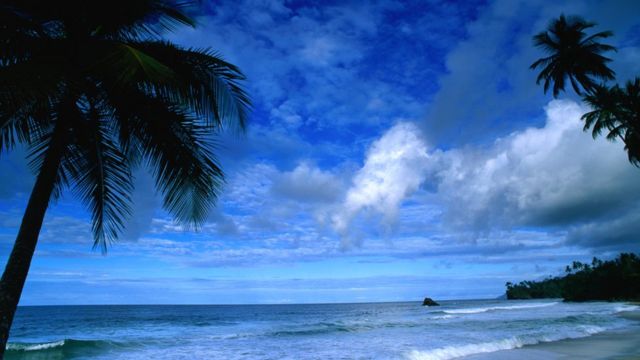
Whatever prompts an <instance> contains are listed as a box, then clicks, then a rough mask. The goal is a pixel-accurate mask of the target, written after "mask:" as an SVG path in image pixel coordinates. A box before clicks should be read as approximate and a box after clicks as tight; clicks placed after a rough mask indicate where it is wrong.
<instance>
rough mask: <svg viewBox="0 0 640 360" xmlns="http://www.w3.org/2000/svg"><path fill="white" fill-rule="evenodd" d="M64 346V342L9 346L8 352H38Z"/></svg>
mask: <svg viewBox="0 0 640 360" xmlns="http://www.w3.org/2000/svg"><path fill="white" fill-rule="evenodd" d="M59 346H64V340H60V341H54V342H48V343H39V344H7V350H21V351H38V350H46V349H51V348H55V347H59Z"/></svg>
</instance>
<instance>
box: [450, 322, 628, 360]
mask: <svg viewBox="0 0 640 360" xmlns="http://www.w3.org/2000/svg"><path fill="white" fill-rule="evenodd" d="M615 316H619V317H621V318H624V319H627V320H632V321H635V322H637V324H636V325H635V326H633V325H632V326H630V327H627V328H625V329H622V330H611V331H605V332H602V333H599V334H595V335H592V336H589V337H584V338H579V339H566V340H560V341H552V342H543V343H540V344H535V345H529V346H524V347H522V348H519V349H513V350H501V351H495V352H491V353H485V354H477V355H471V356H467V357H463V359H465V360H486V359H495V360H507V359H518V360H534V359H545V360H547V359H548V360H553V359H585V360H596V359H598V360H603V359H620V360H622V359H629V360H631V359H640V311H624V312H620V313H618V314H616V315H615Z"/></svg>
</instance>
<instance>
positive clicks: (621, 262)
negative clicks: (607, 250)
mask: <svg viewBox="0 0 640 360" xmlns="http://www.w3.org/2000/svg"><path fill="white" fill-rule="evenodd" d="M565 271H566V274H565V275H564V276H556V277H548V278H546V279H544V280H540V281H522V282H519V283H517V284H513V283H511V282H508V283H507V284H506V286H507V291H506V296H507V299H510V300H516V299H542V298H563V299H564V300H565V301H596V300H601V301H638V300H640V257H639V256H638V255H636V254H633V253H622V254H620V255H618V257H616V258H615V259H613V260H609V261H602V260H600V259H598V258H595V257H594V258H593V260H592V261H591V264H585V263H581V262H579V261H574V262H573V263H572V264H571V265H570V266H569V265H567V267H566V269H565Z"/></svg>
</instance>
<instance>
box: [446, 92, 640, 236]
mask: <svg viewBox="0 0 640 360" xmlns="http://www.w3.org/2000/svg"><path fill="white" fill-rule="evenodd" d="M586 111H587V109H586V108H584V107H581V106H580V105H578V104H576V103H574V102H571V101H552V102H551V103H549V105H548V106H547V107H546V116H547V119H546V123H545V125H544V126H543V127H540V128H533V127H531V128H527V129H525V130H522V131H518V132H515V133H513V134H511V135H509V136H507V137H505V138H500V139H498V140H496V141H495V143H494V144H493V145H492V146H491V147H488V148H464V149H454V150H451V151H446V152H440V153H439V154H438V155H437V158H438V159H437V162H438V163H439V166H440V168H439V170H437V174H436V178H437V179H438V182H439V183H438V187H437V193H438V196H439V198H440V199H441V200H442V202H443V204H444V206H445V208H446V210H445V220H446V221H448V223H449V224H450V225H451V226H453V227H454V228H459V229H472V230H475V231H490V230H491V229H509V228H513V227H538V228H542V229H547V230H548V231H550V230H552V229H562V228H564V227H567V226H579V225H580V224H587V223H592V224H593V223H605V222H608V221H610V218H611V217H612V216H619V215H620V214H622V215H626V214H629V213H631V212H632V211H634V209H635V208H637V207H638V205H640V204H639V201H638V199H637V197H633V196H629V194H636V193H638V192H640V183H639V182H638V170H637V169H636V168H634V167H633V166H631V165H630V164H629V163H628V161H627V159H626V154H625V153H624V151H623V149H622V145H621V144H620V143H611V142H607V141H606V140H604V139H602V138H598V139H597V140H595V141H594V140H593V139H592V138H591V136H589V134H587V133H584V132H582V131H581V130H582V125H583V124H582V123H581V121H580V116H581V115H582V114H583V113H584V112H586ZM617 241H619V243H620V244H621V243H622V242H624V241H628V239H627V240H622V239H619V240H617ZM582 244H584V245H587V242H583V243H582Z"/></svg>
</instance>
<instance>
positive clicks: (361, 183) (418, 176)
mask: <svg viewBox="0 0 640 360" xmlns="http://www.w3.org/2000/svg"><path fill="white" fill-rule="evenodd" d="M428 160H429V155H428V153H427V146H426V144H425V143H424V141H423V139H422V138H421V136H420V132H419V130H418V128H417V127H416V126H415V125H414V124H413V123H410V122H400V123H398V124H396V125H395V126H393V127H392V128H391V129H389V130H388V131H387V132H386V133H385V134H384V135H383V136H382V137H381V138H380V139H378V140H376V141H375V142H374V143H373V144H372V145H371V147H370V149H369V151H368V152H367V157H366V160H365V163H364V166H363V167H362V168H361V169H360V170H359V171H358V172H357V173H356V175H355V177H354V179H353V185H352V186H351V188H350V189H349V190H348V191H347V194H346V199H345V200H344V202H343V204H342V205H341V206H340V208H339V209H338V211H337V213H335V214H334V215H333V216H332V218H331V220H332V225H333V228H334V229H335V230H336V231H337V232H338V233H340V234H341V235H342V236H343V243H344V245H346V246H348V245H351V244H350V243H349V242H350V241H352V238H351V237H350V234H349V233H350V226H351V225H352V221H353V220H354V218H355V217H357V216H358V215H359V214H360V213H361V212H363V211H370V212H372V213H374V214H380V215H382V218H383V223H384V225H386V226H390V225H391V224H392V223H393V221H394V220H395V218H396V216H397V213H398V209H399V207H400V205H401V203H402V201H403V200H404V199H405V198H406V197H407V196H408V195H410V194H411V193H413V192H414V191H415V190H416V189H417V188H418V187H419V186H420V184H421V183H422V181H423V180H424V178H425V171H426V167H427V164H428Z"/></svg>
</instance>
